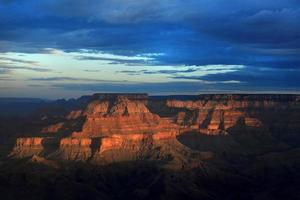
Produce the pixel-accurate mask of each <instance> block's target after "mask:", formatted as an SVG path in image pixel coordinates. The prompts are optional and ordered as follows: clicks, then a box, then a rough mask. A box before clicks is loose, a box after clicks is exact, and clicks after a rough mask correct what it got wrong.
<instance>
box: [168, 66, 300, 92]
mask: <svg viewBox="0 0 300 200" xmlns="http://www.w3.org/2000/svg"><path fill="white" fill-rule="evenodd" d="M299 77H300V70H299V69H290V70H284V69H272V68H262V69H255V70H253V69H251V68H250V69H246V70H241V71H235V72H230V73H226V74H209V75H205V76H174V77H173V78H174V79H176V80H201V81H212V82H214V81H230V80H235V81H239V82H240V83H241V84H239V87H240V88H256V90H257V89H258V88H260V87H261V88H262V89H264V88H276V89H280V88H282V89H284V88H286V89H287V88H297V90H298V89H300V79H299Z"/></svg>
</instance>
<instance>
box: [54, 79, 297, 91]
mask: <svg viewBox="0 0 300 200" xmlns="http://www.w3.org/2000/svg"><path fill="white" fill-rule="evenodd" d="M52 87H53V88H56V89H63V90H67V91H81V92H147V93H149V94H199V93H243V92H245V93H251V92H253V93H259V92H263V93H266V92H273V93H274V91H276V92H277V93H278V92H285V93H297V91H299V89H300V88H299V87H285V88H282V87H276V86H266V87H265V88H261V87H260V86H255V87H253V86H251V87H249V86H247V85H240V84H236V83H232V84H231V83H227V84H224V83H216V84H205V83H202V82H199V81H194V82H167V83H128V84H127V83H82V84H71V83H66V84H53V85H52Z"/></svg>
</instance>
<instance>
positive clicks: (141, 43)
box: [0, 0, 300, 93]
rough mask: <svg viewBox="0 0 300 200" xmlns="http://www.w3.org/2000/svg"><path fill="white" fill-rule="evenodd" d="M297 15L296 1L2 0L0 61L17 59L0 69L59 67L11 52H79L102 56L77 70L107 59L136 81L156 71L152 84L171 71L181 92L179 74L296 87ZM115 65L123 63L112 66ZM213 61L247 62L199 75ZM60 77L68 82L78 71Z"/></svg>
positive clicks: (299, 75)
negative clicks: (228, 68)
mask: <svg viewBox="0 0 300 200" xmlns="http://www.w3.org/2000/svg"><path fill="white" fill-rule="evenodd" d="M299 19H300V1H298V0H285V1H282V0H264V1H262V0H227V1H224V0H214V1H211V0H186V1H181V0H139V1H136V0H100V1H99V0H86V1H81V0H60V1H52V0H43V1H39V2H38V3H37V2H36V1H34V0H27V1H20V0H2V1H0V53H1V55H0V64H1V62H2V66H4V65H5V62H13V63H14V66H11V65H10V67H11V68H8V67H7V65H5V66H6V67H1V66H0V74H8V72H9V70H21V69H27V70H32V71H34V70H35V71H36V72H41V73H42V72H50V71H55V70H56V68H55V67H57V66H53V69H49V68H44V67H41V66H40V63H39V62H38V61H37V60H28V59H27V60H24V59H22V57H20V58H18V57H13V58H12V57H7V56H5V54H6V53H8V52H15V53H16V54H17V53H24V54H37V53H38V54H51V55H58V54H60V53H61V52H64V55H65V54H66V53H72V52H76V53H77V54H76V55H77V56H76V57H74V59H77V60H78V61H87V62H88V61H90V63H95V62H99V63H102V66H100V65H99V68H97V69H95V68H88V69H87V68H86V67H89V66H83V67H82V71H85V72H89V74H92V73H101V72H102V68H104V67H107V66H108V65H109V66H110V68H111V71H110V72H109V71H106V72H105V73H110V74H109V77H113V76H114V74H119V76H121V75H122V74H123V75H132V78H131V79H127V81H129V82H130V81H132V82H139V81H140V80H137V78H138V76H140V75H143V76H145V75H148V76H147V77H150V76H155V77H156V81H157V83H158V82H163V80H161V81H160V80H159V76H161V79H165V77H168V80H169V81H171V82H172V84H174V82H173V81H175V83H176V84H179V85H178V87H176V88H178V92H179V93H180V91H182V90H180V88H181V87H180V84H182V83H181V82H177V81H178V80H180V81H189V82H191V81H196V82H197V81H198V82H199V81H210V82H215V83H216V85H215V89H220V90H222V89H224V88H222V87H221V86H220V84H221V83H227V82H228V81H236V83H240V84H232V85H231V86H226V87H228V88H226V90H227V89H228V90H242V89H243V88H247V90H253V91H254V90H258V89H259V90H263V88H262V87H260V88H259V85H261V84H262V83H263V86H266V87H270V88H272V89H274V90H283V89H284V88H286V87H288V88H290V89H291V90H294V91H298V90H299V88H300V82H299V81H298V80H299V79H300V71H299V70H300V26H299ZM82 49H84V50H85V51H88V52H89V54H88V53H87V52H84V53H83V52H82ZM97 52H98V53H99V52H101V54H100V55H97ZM103 55H109V56H103ZM54 63H55V62H54ZM103 63H105V65H104V64H103ZM114 65H117V66H123V68H121V69H119V68H118V69H114ZM213 65H223V66H230V65H235V66H239V65H240V66H245V67H244V68H242V69H238V70H234V71H227V72H226V73H224V72H223V71H222V69H220V70H216V71H219V72H220V73H217V72H216V73H211V74H199V69H198V68H197V66H207V67H208V68H209V66H213ZM68 66H69V65H68ZM135 66H136V68H135ZM143 66H144V68H142V67H143ZM158 66H170V67H169V68H167V69H158ZM62 67H66V66H62ZM69 67H70V70H73V68H72V66H69ZM151 67H152V69H151ZM176 67H177V68H176ZM101 75H102V74H101ZM88 76H90V75H88ZM51 77H58V76H57V75H56V74H49V76H48V77H45V76H40V77H31V78H32V79H35V81H38V78H40V81H41V82H45V81H44V79H42V78H48V79H50V78H51ZM60 77H69V75H68V74H62V75H61V76H60ZM26 78H28V77H26ZM29 79H30V77H29ZM79 79H81V80H84V79H86V80H89V79H92V80H95V79H97V78H94V77H80V78H79ZM99 79H100V80H102V78H101V77H100V78H99ZM97 80H98V79H97ZM64 81H68V82H69V83H68V84H72V82H74V81H76V77H69V79H65V80H64ZM111 81H115V80H113V79H112V80H111ZM202 83H203V82H202ZM217 83H218V84H217ZM140 87H141V88H143V87H144V88H145V89H146V86H144V85H140ZM170 87H173V85H172V86H170ZM63 88H64V89H68V88H69V87H63ZM141 90H142V89H141ZM195 92H196V91H195Z"/></svg>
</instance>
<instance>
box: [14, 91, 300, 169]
mask: <svg viewBox="0 0 300 200" xmlns="http://www.w3.org/2000/svg"><path fill="white" fill-rule="evenodd" d="M299 99H300V98H298V96H274V97H269V96H259V95H248V96H247V95H202V96H201V95H200V96H198V97H197V98H194V99H193V100H179V99H172V98H170V99H168V98H167V99H166V100H163V101H161V100H153V99H151V98H150V99H149V97H148V96H147V95H145V94H95V95H93V96H90V97H87V96H86V97H82V98H80V99H79V100H78V101H79V102H80V103H74V105H76V106H73V107H71V108H70V109H69V111H68V112H66V114H65V116H64V117H63V118H59V120H60V121H58V118H57V116H55V118H54V119H55V120H53V121H55V123H54V124H52V125H51V124H50V125H47V126H46V127H42V128H41V131H40V133H39V134H38V135H39V137H23V138H21V137H20V138H18V139H17V140H16V143H15V146H14V149H13V151H12V152H11V154H10V155H11V156H12V157H15V158H24V157H31V156H33V155H36V156H44V157H45V158H47V159H52V160H64V161H83V162H93V163H98V164H103V163H110V162H115V161H121V160H122V161H125V160H138V159H146V158H154V159H164V158H166V157H168V155H169V156H172V157H173V159H174V160H181V161H178V162H182V163H183V160H185V159H184V156H183V155H181V154H187V152H188V150H185V147H184V146H183V145H179V144H178V141H177V139H176V137H177V136H178V135H182V134H185V133H187V132H197V133H198V134H199V135H208V136H210V135H212V136H219V135H230V134H231V130H232V129H234V130H235V132H236V130H237V129H238V130H243V131H245V130H248V129H249V128H250V129H251V128H252V129H263V130H267V129H268V128H273V127H272V126H273V125H272V124H273V123H271V122H274V121H276V119H277V118H276V119H275V118H274V119H273V118H272V117H270V116H269V115H270V114H269V113H272V112H277V113H280V114H281V115H285V116H286V115H287V113H288V112H289V109H294V110H295V109H296V110H297V109H299ZM150 108H151V109H150ZM153 108H154V109H153ZM161 113H163V114H161ZM45 116H47V115H46V114H45ZM273 117H274V116H273ZM52 118H53V117H52ZM296 119H299V118H298V116H293V118H287V119H286V120H289V121H288V122H284V124H285V125H286V124H287V125H288V126H289V127H291V128H292V130H296V129H298V128H299V124H300V123H299V121H297V120H296ZM47 120H51V115H49V116H47ZM268 120H269V121H268ZM293 120H294V121H293ZM264 122H267V123H264ZM243 131H242V132H243ZM240 134H242V133H240ZM170 141H172V142H171V143H172V144H173V146H174V147H175V146H177V147H176V148H178V149H177V150H174V149H173V147H172V145H167V144H169V143H170ZM176 148H175V149H176ZM157 149H160V150H159V152H158V150H157ZM175 152H177V153H175ZM178 152H179V153H178ZM200 154H201V155H206V156H202V157H203V158H204V157H211V156H207V155H211V153H210V152H200ZM200 154H198V156H200ZM200 157H201V156H200ZM186 162H188V161H186ZM181 165H184V164H181Z"/></svg>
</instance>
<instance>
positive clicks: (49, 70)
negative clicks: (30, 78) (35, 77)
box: [0, 63, 52, 72]
mask: <svg viewBox="0 0 300 200" xmlns="http://www.w3.org/2000/svg"><path fill="white" fill-rule="evenodd" d="M1 69H2V70H4V71H7V72H10V71H11V70H18V69H21V70H30V71H35V72H51V71H52V70H51V69H46V68H40V67H26V66H14V65H2V64H1V63H0V70H1Z"/></svg>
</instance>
